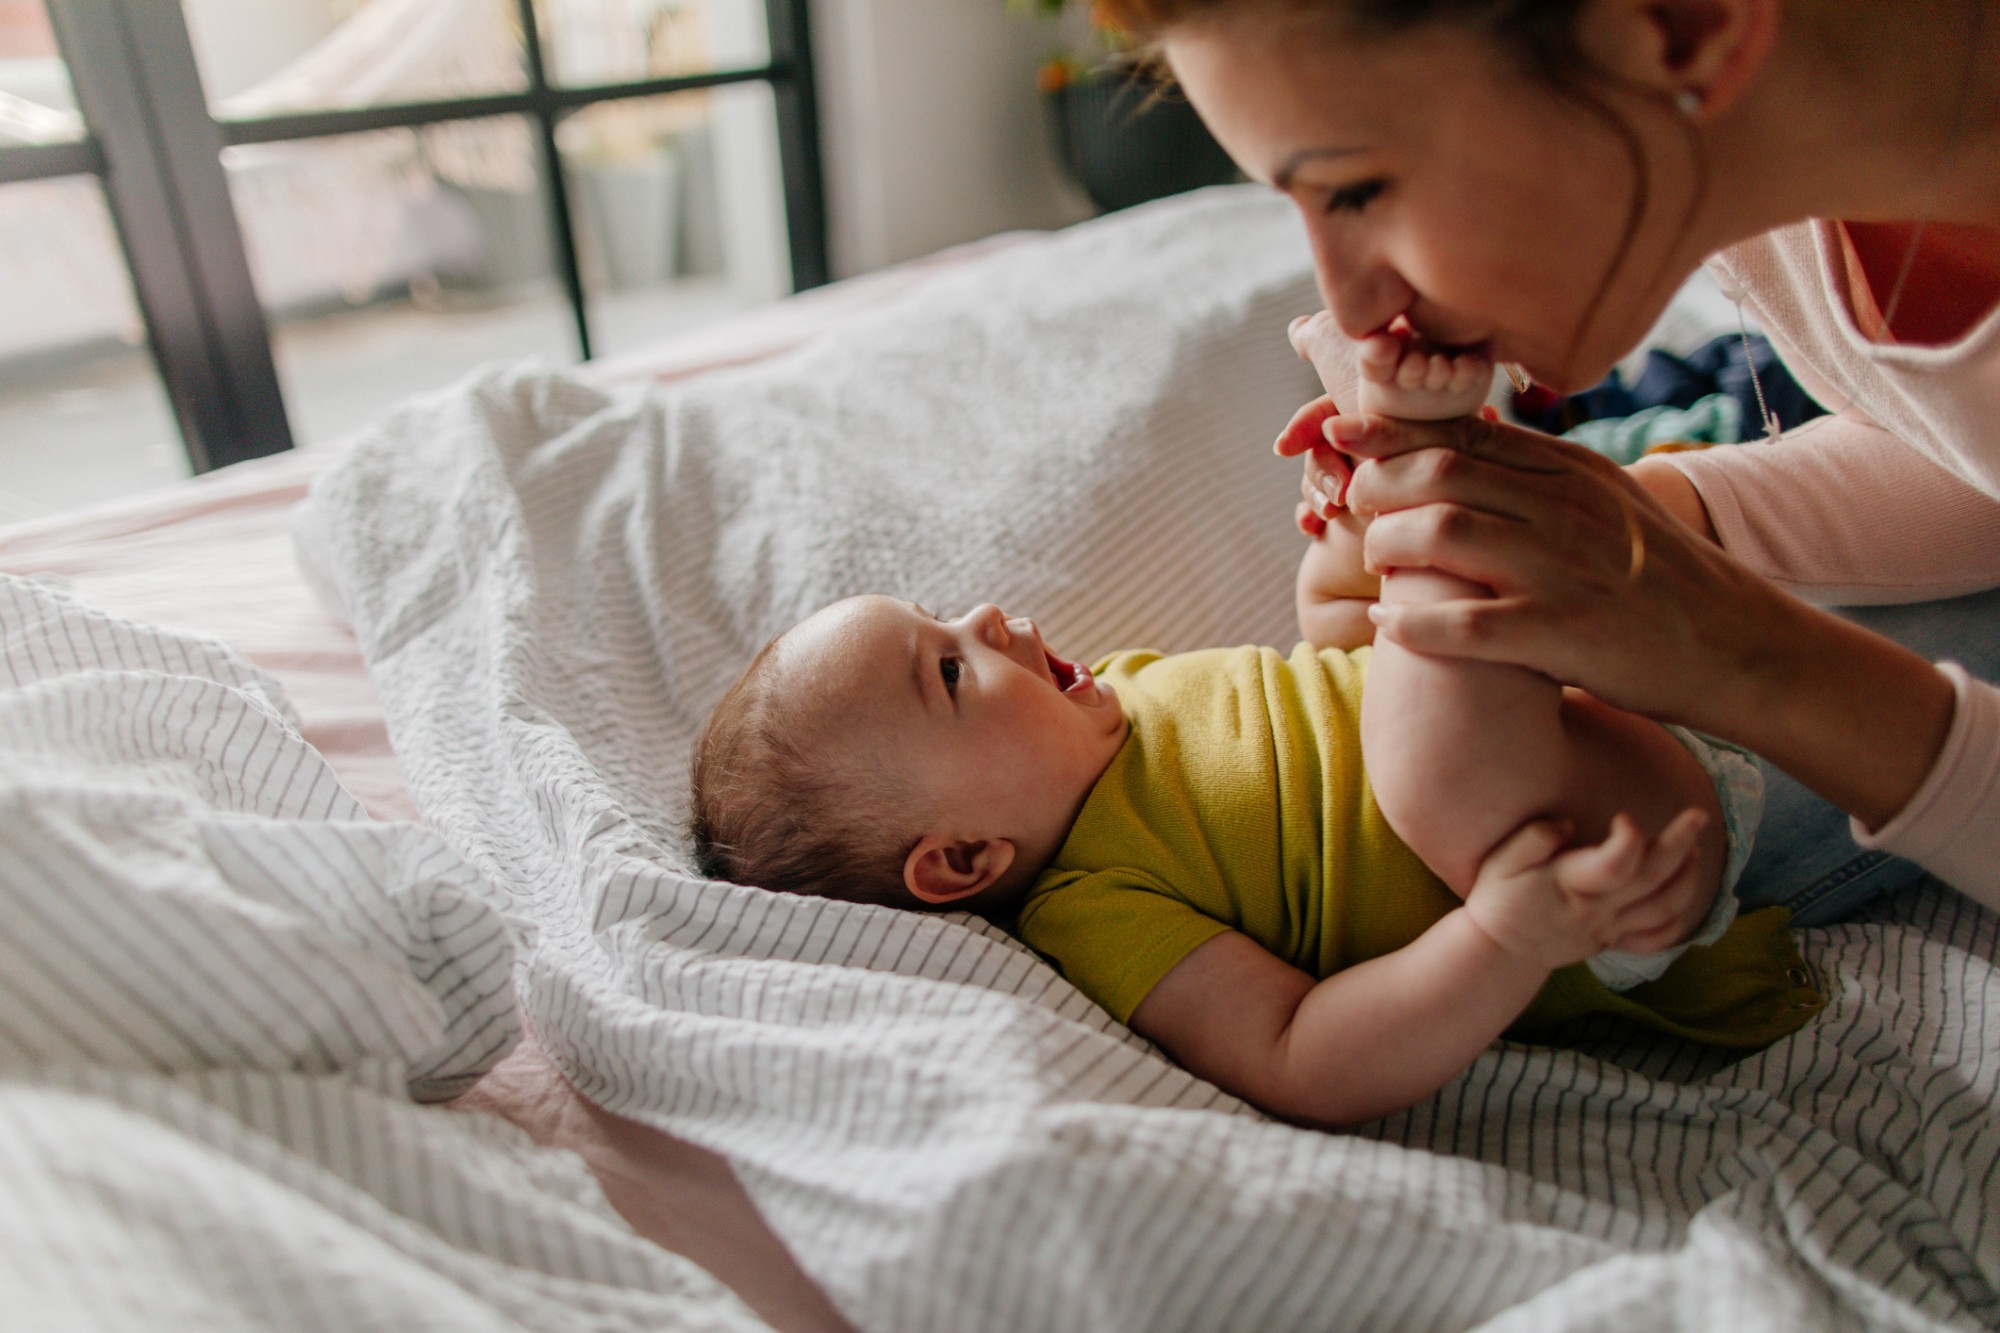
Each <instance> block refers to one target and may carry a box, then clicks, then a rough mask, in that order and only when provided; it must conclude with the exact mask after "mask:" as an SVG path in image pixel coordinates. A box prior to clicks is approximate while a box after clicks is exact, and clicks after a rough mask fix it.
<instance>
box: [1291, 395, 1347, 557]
mask: <svg viewBox="0 0 2000 1333" xmlns="http://www.w3.org/2000/svg"><path fill="white" fill-rule="evenodd" d="M1339 415H1340V409H1339V408H1338V407H1335V406H1334V405H1333V397H1332V395H1330V394H1322V395H1320V396H1319V397H1318V398H1315V399H1313V400H1312V401H1311V402H1310V403H1307V404H1306V405H1305V406H1304V407H1302V408H1300V409H1299V410H1298V411H1296V412H1294V413H1292V419H1291V420H1290V421H1288V422H1287V423H1285V428H1284V429H1283V430H1281V431H1279V432H1278V440H1277V443H1275V444H1273V445H1272V446H1271V449H1272V452H1274V453H1276V454H1277V455H1278V457H1280V458H1298V457H1301V456H1303V457H1304V458H1305V460H1306V464H1305V476H1304V477H1303V478H1301V479H1300V481H1299V499H1300V501H1301V503H1300V506H1299V512H1298V520H1299V531H1300V532H1303V533H1305V535H1306V536H1308V537H1317V536H1319V535H1320V534H1321V533H1322V532H1325V531H1326V525H1327V522H1328V521H1329V520H1330V519H1333V518H1335V517H1337V516H1338V515H1339V513H1340V511H1341V510H1342V509H1343V508H1344V507H1345V500H1346V495H1347V479H1348V478H1349V477H1350V476H1352V475H1353V469H1352V467H1350V466H1349V464H1348V461H1347V459H1345V458H1343V457H1342V456H1341V455H1340V453H1339V452H1338V451H1336V450H1335V449H1334V447H1333V445H1332V444H1331V443H1329V437H1328V436H1327V434H1326V427H1327V423H1328V422H1330V421H1332V420H1333V419H1334V418H1336V417H1338V416H1339Z"/></svg>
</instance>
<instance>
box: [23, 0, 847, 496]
mask: <svg viewBox="0 0 2000 1333" xmlns="http://www.w3.org/2000/svg"><path fill="white" fill-rule="evenodd" d="M44 4H46V9H45V8H44ZM804 22H805V17H804V8H803V0H185V3H182V4H175V3H173V2H172V0H145V2H144V3H139V2H136V0H135V2H133V3H121V4H116V5H107V4H104V3H102V0H0V229H5V228H7V227H8V226H10V225H11V226H13V227H14V228H15V229H16V236H17V240H16V242H15V243H13V244H7V243H5V242H4V237H0V255H8V254H11V255H13V256H16V259H15V262H13V263H12V264H9V263H8V262H7V261H6V260H4V259H0V309H5V310H8V311H9V312H10V314H9V316H8V317H7V319H6V320H5V322H4V327H0V431H5V434H0V440H5V439H13V438H15V437H16V435H17V434H19V432H16V431H6V430H5V428H6V427H7V426H8V425H9V423H10V414H11V418H12V423H13V424H15V425H17V426H18V425H20V424H21V423H24V422H26V421H29V420H34V421H37V422H40V423H42V429H43V430H44V433H45V434H47V433H50V432H55V427H54V426H53V425H52V424H51V423H53V422H54V421H55V417H54V415H52V413H53V412H54V411H55V408H54V407H52V405H51V404H52V403H60V402H65V401H83V400H84V399H88V398H89V392H83V391H86V390H87V391H90V392H95V393H96V394H97V396H98V398H99V399H102V400H105V401H115V402H116V403H117V404H122V406H120V407H119V411H122V412H123V413H124V418H123V420H124V425H123V427H122V428H121V429H122V434H123V435H124V437H125V438H126V439H127V440H128V441H137V440H140V439H141V437H143V436H145V434H146V433H147V431H148V430H150V431H151V432H152V435H153V437H154V438H153V440H152V441H151V445H150V447H151V448H152V454H151V455H148V456H149V457H152V458H153V459H154V462H155V464H156V465H157V464H158V463H159V462H160V461H162V460H161V458H160V455H161V454H162V450H161V449H160V447H159V446H160V444H161V441H162V440H164V439H171V432H170V431H169V430H166V429H163V427H165V424H166V423H167V422H169V421H171V422H172V423H173V426H174V428H175V429H176V430H177V433H178V435H179V438H180V442H181V444H182V446H183V447H184V457H183V458H174V459H168V460H166V461H167V462H168V464H169V467H168V469H167V475H171V473H172V471H174V470H185V469H186V468H187V467H189V466H192V467H193V468H194V469H195V470H205V469H207V468H210V467H216V466H221V465H222V464H225V463H228V462H233V461H236V460H238V459H241V458H248V457H255V456H258V455H262V454H268V453H273V452H276V451H278V450H281V449H284V448H287V447H290V445H291V444H292V443H293V442H294V440H295V439H297V440H311V439H320V438H325V437H327V436H329V435H333V434H338V433H339V432H341V431H343V430H346V429H348V428H351V427H352V426H354V425H357V424H359V423H360V422H361V421H362V420H364V419H366V418H367V417H369V416H372V415H373V414H374V413H375V412H376V411H379V410H380V409H381V408H382V407H383V406H386V405H387V403H388V402H390V401H392V400H393V399H394V398H396V397H398V396H401V394H403V393H405V392H408V391H411V390H414V389H419V388H431V387H436V386H437V385H439V384H442V383H444V382H445V381H447V380H448V379H450V378H452V377H453V376H455V375H456V374H457V373H459V372H460V371H462V370H464V369H468V368H470V367H471V366H473V365H476V364H478V363H480V362H483V361H489V360H492V359H495V358H497V357H512V356H518V355H522V354H527V353H540V354H543V355H545V356H549V357H551V358H554V359H567V358H570V357H582V358H588V357H590V356H592V355H594V354H597V353H599V352H603V351H613V350H628V349H629V348H630V347H632V346H634V345H637V344H640V343H643V342H645V341H647V340H649V339H651V338H656V337H659V336H661V335H662V334H663V333H666V332H671V331H675V330H677V329H679V328H683V327H686V326H688V325H689V324H691V323H694V322H697V321H699V320H702V319H705V318H712V317H714V316H715V315H716V314H718V313H721V312H723V311H726V310H727V309H729V308H731V307H732V306H733V305H737V304H743V303H747V302H749V301H753V300H760V299H764V298H767V297H770V296H774V295H778V294H781V293H782V292H784V291H787V290H794V289H797V288H803V287H808V286H813V285H816V284H818V283H820V282H823V281H825V278H826V249H825V236H824V222H823V206H822V203H821V186H820V166H819V157H818V147H817V128H816V122H815V115H814V107H813V95H812V77H811V63H810V56H809V51H808V48H807V43H806V34H805V28H804ZM36 227H40V228H41V230H42V232H43V233H44V235H42V236H41V237H40V238H39V239H32V240H31V241H30V243H29V244H28V245H27V246H26V247H25V248H24V247H23V245H22V244H21V243H20V238H27V237H29V233H31V232H32V231H33V230H34V228H36ZM24 255H25V256H28V258H26V259H21V258H19V256H24ZM29 298H32V300H30V299H29ZM37 303H38V304H37ZM33 311H40V312H41V313H40V314H33V313H29V312H33ZM142 343H143V344H144V345H146V346H149V347H150V349H151V352H152V357H151V360H152V362H153V363H154V364H155V365H156V366H157V374H154V373H152V372H151V371H150V370H147V369H145V367H144V360H145V358H144V357H143V354H141V353H140V352H139V351H138V350H137V348H138V346H139V345H141V344H142ZM80 349H81V350H80ZM121 350H122V354H123V360H122V362H121V361H120V360H119V357H118V354H119V353H120V352H121ZM86 352H87V354H85V353H86ZM82 366H88V367H91V368H92V369H91V372H90V374H91V375H94V376H96V378H97V380H103V381H105V382H107V383H109V382H112V381H116V382H118V383H119V384H122V385H125V386H126V387H124V388H121V389H120V390H119V391H118V392H117V393H109V392H108V391H106V390H105V389H104V387H103V385H102V384H96V381H95V380H91V378H90V376H89V375H86V376H83V379H84V381H85V382H83V383H80V384H74V385H73V384H71V383H70V381H71V380H75V379H77V378H78V376H79V375H80V374H81V372H80V371H79V370H78V367H82ZM57 371H59V372H60V373H56V372H57ZM93 385H95V388H93ZM132 385H144V386H145V387H144V388H143V389H137V388H133V387H131V386H132ZM10 386H11V387H10ZM163 390H164V393H163V392H162V391H163ZM79 392H82V393H83V397H82V398H79V397H78V394H79ZM64 393H68V394H70V398H69V399H61V398H60V397H59V395H61V394H64ZM38 395H39V397H38ZM52 395H53V396H55V397H52ZM167 404H170V405H171V407H170V410H169V408H168V407H167V406H166V405H167ZM147 410H150V411H151V414H152V415H151V424H150V426H147V425H145V424H143V423H142V421H141V418H143V417H144V415H145V412H146V411H147ZM72 434H73V433H72ZM30 445H31V447H30V448H29V452H30V453H33V452H37V451H40V452H43V453H46V451H47V450H49V449H57V448H60V449H63V450H65V451H67V450H69V449H72V448H76V447H80V446H79V445H78V444H77V443H76V442H75V441H74V440H65V439H63V438H61V437H60V433H59V432H56V433H55V434H53V435H51V437H50V438H47V439H45V440H43V441H41V442H39V443H36V442H30ZM7 468H8V464H7V458H6V446H4V445H0V517H7V516H9V515H8V512H7V510H6V504H7V500H6V492H7V488H8V478H9V473H8V471H7ZM124 471H125V472H126V473H128V474H130V475H131V476H132V477H133V484H134V485H143V484H149V483H150V482H151V481H153V480H158V479H160V477H159V476H158V475H155V476H152V477H146V476H144V475H142V474H143V471H144V469H143V468H140V467H138V466H137V465H135V464H133V463H131V462H129V461H128V462H127V464H125V465H124ZM159 471H160V469H159V468H158V467H157V466H155V473H156V474H157V473H158V472H159Z"/></svg>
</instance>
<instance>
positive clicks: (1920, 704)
mask: <svg viewBox="0 0 2000 1333" xmlns="http://www.w3.org/2000/svg"><path fill="white" fill-rule="evenodd" d="M1772 601H1773V602H1774V603H1780V604H1782V606H1774V607H1772V608H1771V614H1770V615H1769V616H1768V617H1767V618H1764V619H1763V623H1762V631H1763V632H1762V633H1761V634H1760V635H1759V639H1760V640H1761V643H1760V646H1759V647H1758V648H1757V649H1756V650H1755V651H1754V652H1752V653H1748V654H1746V655H1745V657H1744V660H1743V667H1744V670H1743V671H1742V673H1741V674H1740V676H1739V677H1738V680H1737V684H1736V688H1733V689H1731V690H1728V691H1727V692H1726V697H1727V699H1728V706H1727V715H1726V716H1721V717H1717V718H1716V719H1715V720H1714V722H1713V723H1712V724H1711V723H1708V722H1705V721H1704V722H1697V723H1696V724H1695V725H1697V726H1698V727H1699V728H1700V729H1703V730H1709V731H1713V732H1714V733H1715V734H1716V735H1719V736H1722V737H1723V738H1724V739H1727V740H1732V741H1735V742H1737V743H1738V744H1741V745H1744V746H1746V747H1748V748H1749V749H1752V750H1755V751H1756V752H1757V753H1758V754H1761V755H1763V756H1764V757H1765V758H1766V759H1769V760H1770V761H1771V762H1772V763H1774V764H1776V765H1777V766H1778V767H1780V768H1782V769H1784V770H1785V771H1786V772H1787V773H1790V774H1791V775H1792V776H1793V777H1795V778H1797V779H1798V780H1799V781H1800V782H1802V783H1804V784H1805V785H1806V786H1808V787H1811V788H1812V789H1813V790H1814V791H1817V792H1818V793H1819V794H1820V795H1821V796H1824V797H1825V798H1826V799H1827V800H1828V801H1830V802H1832V803H1833V804H1834V805H1836V806H1838V807H1840V808H1841V809H1842V810H1845V811H1846V812H1847V813H1849V814H1850V815H1853V816H1854V817H1855V818H1856V819H1858V820H1860V821H1861V823H1862V824H1863V825H1864V826H1865V827H1868V828H1871V829H1872V828H1880V827H1881V826H1882V825H1883V824H1886V823H1887V822H1888V821H1889V820H1891V819H1893V818H1894V817H1895V816H1896V814H1897V813H1898V812H1899V811H1900V810H1902V809H1903V807H1904V806H1905V805H1907V804H1908V803H1909V800H1910V798H1911V797H1912V796H1913V795H1915V794H1916V791H1917V789H1918V788H1919V787H1920V786H1922V785H1923V781H1924V778H1925V777H1926V776H1927V775H1928V774H1929V773H1930V771H1931V768H1932V766H1933V765H1934V764H1935V763H1936V762H1937V757H1938V755H1939V753H1940V752H1941V751H1942V750H1943V748H1944V743H1945V738H1946V737H1947V736H1948V735H1949V733H1950V731H1951V722H1952V714H1953V711H1954V709H1955V708H1956V697H1955V695H1954V692H1953V690H1952V686H1951V682H1950V680H1949V679H1947V678H1946V677H1945V676H1944V675H1943V673H1941V672H1940V671H1938V669H1937V668H1936V667H1935V666H1934V665H1932V664H1931V663H1930V662H1929V661H1927V660H1925V659H1924V658H1923V657H1921V656H1919V655H1918V654H1916V653H1913V652H1911V651H1909V650H1908V649H1906V648H1904V647H1902V646H1901V645H1900V644H1897V643H1894V642H1892V641H1890V640H1888V639H1885V638H1882V637H1881V636H1879V635H1876V634H1872V633H1870V632H1869V631H1867V630H1865V629H1863V628H1861V627H1860V626H1859V625H1856V624H1854V623H1853V622H1851V621H1848V620H1843V619H1842V618H1841V617H1839V616H1837V615H1834V614H1833V613H1832V612H1830V611H1825V610H1822V609H1820V608H1818V607H1814V606H1809V605H1807V604H1805V603H1803V602H1799V601H1797V600H1796V599H1793V598H1790V597H1787V596H1785V595H1784V594H1782V593H1776V592H1775V590H1774V593H1773V597H1772Z"/></svg>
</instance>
